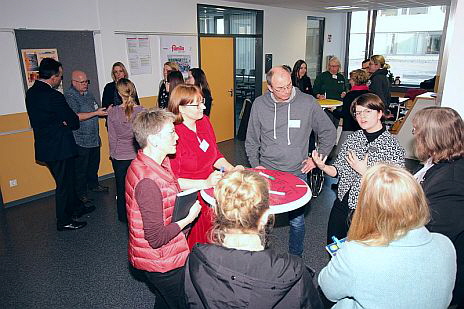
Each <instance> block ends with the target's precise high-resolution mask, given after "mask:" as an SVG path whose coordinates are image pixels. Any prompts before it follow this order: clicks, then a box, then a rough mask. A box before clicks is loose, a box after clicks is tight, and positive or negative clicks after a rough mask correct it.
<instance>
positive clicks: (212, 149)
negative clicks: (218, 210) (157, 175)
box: [168, 84, 243, 248]
mask: <svg viewBox="0 0 464 309" xmlns="http://www.w3.org/2000/svg"><path fill="white" fill-rule="evenodd" d="M168 109H169V111H170V112H172V113H173V114H174V115H175V116H176V121H175V124H176V125H175V129H176V133H177V135H179V140H178V141H177V152H176V154H175V155H172V156H171V157H170V159H171V167H172V171H173V172H174V175H176V177H177V178H178V180H179V185H180V187H181V188H182V189H184V190H185V189H190V188H207V187H211V186H214V185H216V183H217V182H218V180H219V179H220V178H221V177H222V172H220V171H231V170H234V169H243V166H241V165H238V166H236V167H234V166H233V165H232V164H230V163H229V162H228V161H227V160H226V159H225V158H224V156H223V155H222V154H221V152H220V151H219V148H218V147H217V144H216V136H215V134H214V131H213V127H212V126H211V123H210V121H209V118H208V116H205V115H204V114H203V110H204V109H205V101H204V98H203V97H202V95H201V91H200V88H198V87H197V86H194V85H187V84H182V85H178V86H177V87H176V88H175V89H174V90H173V91H172V93H171V95H170V97H169V105H168ZM218 170H220V171H218ZM199 200H200V202H201V204H202V210H201V214H200V216H199V218H198V221H197V222H196V223H195V224H194V225H193V227H192V230H191V232H190V235H189V238H188V242H189V246H190V248H192V247H193V245H194V244H195V243H197V242H199V243H208V242H209V239H208V237H207V233H208V231H209V230H210V228H211V226H212V222H213V213H212V210H211V208H210V207H209V206H208V205H207V204H206V203H205V202H204V201H203V200H202V199H201V197H200V196H199Z"/></svg>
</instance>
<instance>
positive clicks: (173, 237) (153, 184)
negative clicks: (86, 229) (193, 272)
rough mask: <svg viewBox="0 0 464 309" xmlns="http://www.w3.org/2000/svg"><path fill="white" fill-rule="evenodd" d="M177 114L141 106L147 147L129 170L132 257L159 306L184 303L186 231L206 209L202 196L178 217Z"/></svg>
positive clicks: (138, 123)
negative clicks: (172, 161) (174, 170)
mask: <svg viewBox="0 0 464 309" xmlns="http://www.w3.org/2000/svg"><path fill="white" fill-rule="evenodd" d="M173 121H174V115H173V114H172V113H169V112H167V111H165V110H160V109H151V110H148V111H142V112H140V113H139V114H138V115H137V116H136V117H135V119H134V122H133V124H132V127H133V130H134V134H135V138H136V140H137V142H138V143H139V145H140V147H141V148H142V149H141V150H139V152H138V153H137V157H136V158H135V159H134V160H133V161H132V163H131V165H130V167H129V169H128V171H127V176H126V200H127V203H126V208H127V220H128V227H129V247H128V251H129V260H130V262H131V264H132V266H134V267H135V268H137V269H141V270H143V271H145V275H146V277H147V279H148V280H149V281H150V283H152V285H153V287H154V292H155V295H156V304H155V308H183V307H184V304H183V295H184V292H183V284H182V282H183V276H184V265H185V261H186V259H187V256H188V254H189V248H188V246H187V240H186V237H185V234H184V232H183V231H182V230H183V229H184V228H185V227H186V226H187V225H188V224H190V223H191V222H193V220H194V219H195V218H196V217H197V216H198V214H199V213H200V205H199V203H198V202H196V203H195V204H194V205H193V206H192V208H191V209H190V212H189V214H188V215H187V217H185V218H184V219H181V220H179V221H176V222H172V221H171V218H172V213H173V210H174V205H175V199H176V194H177V193H179V192H180V187H179V184H178V182H177V179H176V177H175V176H174V174H173V173H172V170H171V166H170V163H169V159H167V158H166V156H167V155H168V154H173V153H175V152H176V141H177V139H178V136H177V134H176V132H175V130H174V124H173Z"/></svg>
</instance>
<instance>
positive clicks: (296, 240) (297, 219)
mask: <svg viewBox="0 0 464 309" xmlns="http://www.w3.org/2000/svg"><path fill="white" fill-rule="evenodd" d="M295 176H297V177H298V178H300V179H301V180H304V181H305V182H307V177H306V174H303V173H301V174H298V175H295ZM305 208H306V205H305V206H301V207H300V208H298V209H295V210H292V211H290V212H289V213H288V221H289V225H290V232H289V240H288V252H289V253H290V254H293V255H297V256H300V257H301V256H302V255H303V247H304V237H305V218H304V213H305Z"/></svg>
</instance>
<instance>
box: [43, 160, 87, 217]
mask: <svg viewBox="0 0 464 309" xmlns="http://www.w3.org/2000/svg"><path fill="white" fill-rule="evenodd" d="M45 163H46V164H47V166H48V168H49V170H50V172H51V174H52V176H53V178H54V179H55V183H56V189H55V208H56V223H57V224H58V225H66V224H68V223H70V222H71V215H72V214H73V212H74V211H77V210H78V209H79V207H81V203H80V201H79V199H78V198H77V195H76V191H75V186H74V179H75V177H74V171H75V167H74V163H75V162H74V158H68V159H65V160H58V161H48V162H45Z"/></svg>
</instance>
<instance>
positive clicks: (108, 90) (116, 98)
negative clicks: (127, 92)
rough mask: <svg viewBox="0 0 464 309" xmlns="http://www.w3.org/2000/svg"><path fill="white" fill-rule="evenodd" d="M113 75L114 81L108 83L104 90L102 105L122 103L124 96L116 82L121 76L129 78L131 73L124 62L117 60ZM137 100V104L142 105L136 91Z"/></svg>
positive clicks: (112, 71) (112, 69)
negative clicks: (122, 96) (117, 87)
mask: <svg viewBox="0 0 464 309" xmlns="http://www.w3.org/2000/svg"><path fill="white" fill-rule="evenodd" d="M111 77H112V78H113V81H112V82H111V83H108V84H106V86H105V89H104V90H103V98H102V107H108V106H110V105H114V106H116V105H121V104H122V98H121V96H120V95H119V93H118V90H117V89H116V83H117V82H118V80H120V79H121V78H126V79H128V78H129V74H128V73H127V70H126V67H125V66H124V64H123V63H122V62H119V61H118V62H115V63H114V64H113V67H112V68H111ZM135 102H136V103H137V105H140V102H139V97H138V96H137V92H136V93H135Z"/></svg>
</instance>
